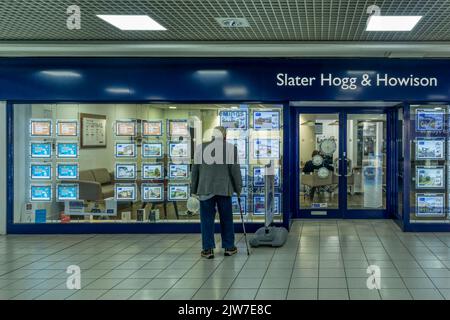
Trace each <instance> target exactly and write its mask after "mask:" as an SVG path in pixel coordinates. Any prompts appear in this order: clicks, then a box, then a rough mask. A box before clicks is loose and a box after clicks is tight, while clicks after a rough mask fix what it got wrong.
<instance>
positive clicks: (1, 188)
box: [0, 101, 6, 234]
mask: <svg viewBox="0 0 450 320" xmlns="http://www.w3.org/2000/svg"><path fill="white" fill-rule="evenodd" d="M0 128H3V134H0V149H1V150H2V151H1V152H0V155H1V156H0V234H6V102H4V101H0Z"/></svg>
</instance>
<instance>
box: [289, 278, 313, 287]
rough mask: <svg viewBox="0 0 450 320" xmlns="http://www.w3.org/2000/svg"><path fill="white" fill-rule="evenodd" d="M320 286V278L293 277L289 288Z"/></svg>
mask: <svg viewBox="0 0 450 320" xmlns="http://www.w3.org/2000/svg"><path fill="white" fill-rule="evenodd" d="M318 286H319V279H318V278H292V279H291V282H290V284H289V288H293V289H317V288H318Z"/></svg>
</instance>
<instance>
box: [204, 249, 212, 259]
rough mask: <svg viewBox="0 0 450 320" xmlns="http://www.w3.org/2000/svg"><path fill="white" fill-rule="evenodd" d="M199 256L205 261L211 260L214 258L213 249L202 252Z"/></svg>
mask: <svg viewBox="0 0 450 320" xmlns="http://www.w3.org/2000/svg"><path fill="white" fill-rule="evenodd" d="M201 255H202V257H203V258H206V259H213V258H214V250H213V249H208V250H202V252H201Z"/></svg>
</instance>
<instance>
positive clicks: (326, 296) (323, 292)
mask: <svg viewBox="0 0 450 320" xmlns="http://www.w3.org/2000/svg"><path fill="white" fill-rule="evenodd" d="M348 299H349V295H348V290H347V289H319V300H348Z"/></svg>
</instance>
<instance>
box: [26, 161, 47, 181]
mask: <svg viewBox="0 0 450 320" xmlns="http://www.w3.org/2000/svg"><path fill="white" fill-rule="evenodd" d="M30 176H31V179H32V180H51V179H52V165H51V164H47V163H32V164H31V166H30Z"/></svg>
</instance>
